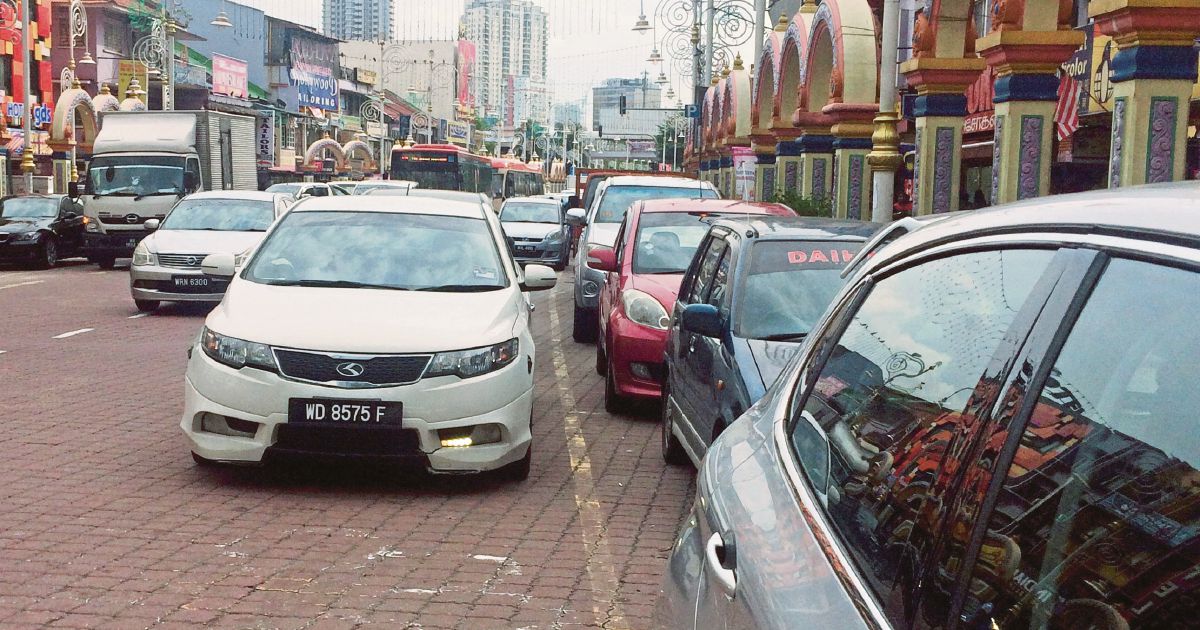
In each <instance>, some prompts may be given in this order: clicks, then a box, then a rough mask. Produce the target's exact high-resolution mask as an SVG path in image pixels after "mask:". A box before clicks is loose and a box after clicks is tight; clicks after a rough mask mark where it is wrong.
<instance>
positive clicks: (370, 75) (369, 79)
mask: <svg viewBox="0 0 1200 630" xmlns="http://www.w3.org/2000/svg"><path fill="white" fill-rule="evenodd" d="M354 80H355V81H356V82H358V83H361V84H363V85H375V84H376V83H377V82H378V81H379V75H378V74H376V73H375V72H374V71H372V70H364V69H363V68H355V69H354Z"/></svg>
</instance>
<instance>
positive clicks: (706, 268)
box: [687, 232, 729, 304]
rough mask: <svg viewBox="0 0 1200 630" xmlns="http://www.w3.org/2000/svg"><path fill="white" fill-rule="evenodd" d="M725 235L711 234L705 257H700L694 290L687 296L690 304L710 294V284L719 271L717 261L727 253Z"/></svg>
mask: <svg viewBox="0 0 1200 630" xmlns="http://www.w3.org/2000/svg"><path fill="white" fill-rule="evenodd" d="M724 235H725V233H724V232H722V233H721V235H720V236H718V235H717V233H715V232H714V233H713V234H712V235H711V236H709V245H708V249H707V250H706V251H705V252H704V257H703V258H701V259H700V266H699V268H698V270H697V272H696V278H695V281H694V282H693V283H692V290H691V291H690V293H689V294H688V297H687V303H688V304H700V303H701V302H703V301H704V298H705V296H707V295H708V285H709V284H711V283H712V278H713V274H714V273H716V272H717V262H718V261H719V260H720V259H721V254H724V253H725V248H727V247H729V243H727V242H726V241H725V238H724Z"/></svg>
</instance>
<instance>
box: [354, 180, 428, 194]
mask: <svg viewBox="0 0 1200 630" xmlns="http://www.w3.org/2000/svg"><path fill="white" fill-rule="evenodd" d="M416 187H417V182H412V181H408V180H406V179H367V180H363V181H361V182H359V183H358V184H357V185H355V186H354V190H352V191H351V192H350V194H352V195H369V194H371V191H374V190H379V189H381V188H404V189H407V188H416Z"/></svg>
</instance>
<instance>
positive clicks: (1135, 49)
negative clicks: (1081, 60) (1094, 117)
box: [1088, 0, 1200, 188]
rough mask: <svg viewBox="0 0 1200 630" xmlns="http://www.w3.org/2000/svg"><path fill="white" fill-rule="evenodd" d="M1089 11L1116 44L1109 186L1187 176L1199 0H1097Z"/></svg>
mask: <svg viewBox="0 0 1200 630" xmlns="http://www.w3.org/2000/svg"><path fill="white" fill-rule="evenodd" d="M1088 11H1089V14H1090V15H1091V17H1092V19H1094V20H1095V23H1096V28H1097V29H1098V30H1099V31H1100V32H1102V33H1104V34H1106V35H1109V36H1111V37H1112V38H1113V41H1114V42H1115V43H1116V45H1117V52H1116V54H1115V55H1114V56H1113V59H1112V83H1113V112H1112V144H1111V146H1110V149H1109V167H1108V186H1109V188H1117V187H1119V186H1132V185H1135V184H1145V183H1156V182H1170V181H1176V180H1180V179H1183V169H1184V164H1185V162H1186V160H1185V159H1184V151H1185V149H1186V146H1187V126H1188V109H1189V107H1190V101H1189V99H1190V98H1191V93H1192V84H1193V83H1195V81H1196V50H1195V48H1193V44H1194V42H1195V39H1196V36H1197V34H1198V31H1200V28H1197V27H1198V25H1200V2H1197V1H1196V0H1093V2H1092V3H1090V4H1089V5H1088Z"/></svg>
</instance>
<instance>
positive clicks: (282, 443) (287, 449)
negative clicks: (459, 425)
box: [271, 422, 423, 458]
mask: <svg viewBox="0 0 1200 630" xmlns="http://www.w3.org/2000/svg"><path fill="white" fill-rule="evenodd" d="M271 452H272V455H303V456H312V455H341V456H366V457H409V458H422V457H423V453H421V439H420V435H418V434H417V432H416V431H415V430H413V429H402V428H400V427H366V426H364V427H347V426H319V425H313V424H308V423H293V422H288V423H284V424H281V425H279V429H278V433H277V434H276V440H275V444H274V445H273V446H272V447H271Z"/></svg>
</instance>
